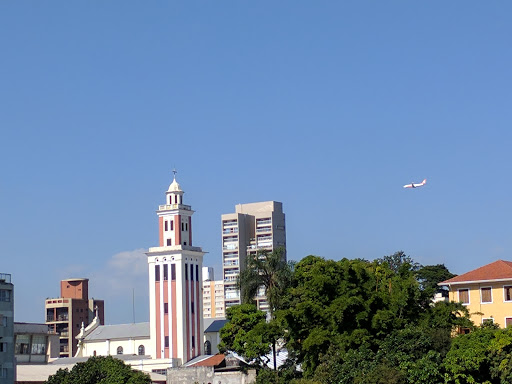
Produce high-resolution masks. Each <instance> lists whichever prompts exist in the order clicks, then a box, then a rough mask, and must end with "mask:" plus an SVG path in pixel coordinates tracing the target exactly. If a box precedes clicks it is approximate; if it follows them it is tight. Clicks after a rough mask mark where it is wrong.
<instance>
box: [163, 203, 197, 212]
mask: <svg viewBox="0 0 512 384" xmlns="http://www.w3.org/2000/svg"><path fill="white" fill-rule="evenodd" d="M171 209H184V210H186V211H191V210H192V208H191V206H190V205H185V204H163V205H159V206H158V210H159V211H169V210H171Z"/></svg>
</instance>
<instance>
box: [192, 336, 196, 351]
mask: <svg viewBox="0 0 512 384" xmlns="http://www.w3.org/2000/svg"><path fill="white" fill-rule="evenodd" d="M195 346H196V339H195V337H194V336H192V348H195Z"/></svg>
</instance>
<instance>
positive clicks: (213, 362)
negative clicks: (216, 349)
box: [191, 354, 225, 367]
mask: <svg viewBox="0 0 512 384" xmlns="http://www.w3.org/2000/svg"><path fill="white" fill-rule="evenodd" d="M224 358H225V356H224V355H223V354H218V355H213V356H212V357H209V358H207V359H204V360H201V361H200V362H198V363H195V364H193V365H191V367H216V366H217V365H219V364H220V363H222V362H223V361H224Z"/></svg>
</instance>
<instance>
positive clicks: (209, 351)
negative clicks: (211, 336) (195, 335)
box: [204, 340, 212, 355]
mask: <svg viewBox="0 0 512 384" xmlns="http://www.w3.org/2000/svg"><path fill="white" fill-rule="evenodd" d="M204 353H205V355H211V354H212V343H210V340H206V341H205V342H204Z"/></svg>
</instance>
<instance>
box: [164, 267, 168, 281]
mask: <svg viewBox="0 0 512 384" xmlns="http://www.w3.org/2000/svg"><path fill="white" fill-rule="evenodd" d="M168 276H169V266H168V265H167V264H164V280H167V279H168Z"/></svg>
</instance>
